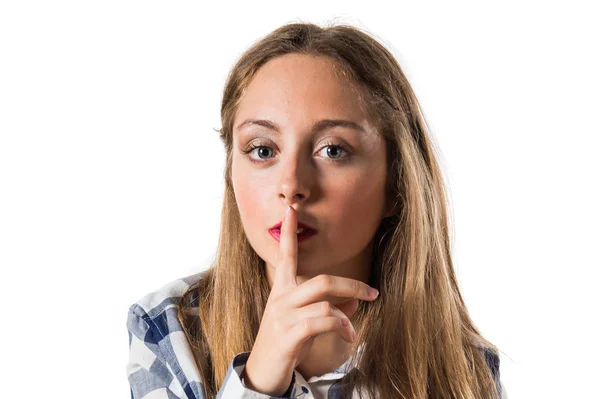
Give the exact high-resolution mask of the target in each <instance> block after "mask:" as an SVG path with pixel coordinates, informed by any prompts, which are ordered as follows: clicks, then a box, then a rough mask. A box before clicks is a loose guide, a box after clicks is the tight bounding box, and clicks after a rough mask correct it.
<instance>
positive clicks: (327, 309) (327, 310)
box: [320, 301, 333, 316]
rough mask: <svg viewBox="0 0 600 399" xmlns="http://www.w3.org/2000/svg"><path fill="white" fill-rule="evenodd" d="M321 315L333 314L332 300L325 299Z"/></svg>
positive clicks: (322, 303)
mask: <svg viewBox="0 0 600 399" xmlns="http://www.w3.org/2000/svg"><path fill="white" fill-rule="evenodd" d="M320 307H321V315H323V316H327V315H330V314H333V305H332V304H331V302H328V301H323V302H321V306H320Z"/></svg>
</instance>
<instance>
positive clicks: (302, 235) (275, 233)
mask: <svg viewBox="0 0 600 399" xmlns="http://www.w3.org/2000/svg"><path fill="white" fill-rule="evenodd" d="M269 233H270V234H271V236H273V238H274V239H275V240H277V242H279V237H280V236H281V230H280V229H269ZM315 234H317V232H316V231H314V230H305V231H303V232H302V233H300V234H296V236H297V237H298V242H299V243H300V242H302V241H304V240H308V239H309V238H310V237H312V236H314V235H315Z"/></svg>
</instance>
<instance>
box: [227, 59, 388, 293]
mask: <svg viewBox="0 0 600 399" xmlns="http://www.w3.org/2000/svg"><path fill="white" fill-rule="evenodd" d="M333 71H334V70H333V64H332V61H331V60H330V59H329V58H325V57H319V58H316V57H310V56H305V55H299V54H289V55H285V56H281V57H278V58H276V59H273V60H271V61H269V62H268V63H266V64H265V65H263V66H262V67H261V68H260V70H259V71H258V72H257V74H256V75H255V76H254V78H253V80H252V81H251V83H250V85H249V87H248V88H247V91H246V93H245V95H244V98H243V99H242V102H241V104H240V107H239V109H238V111H237V114H236V116H235V120H234V125H233V126H234V131H233V142H234V145H233V157H232V181H233V189H234V192H235V198H236V201H237V204H238V208H239V212H240V216H241V220H242V224H243V227H244V231H245V233H246V236H247V238H248V240H249V242H250V245H251V246H252V248H254V250H255V251H256V253H257V254H258V255H259V256H260V257H261V258H262V259H263V260H264V261H265V263H266V273H267V277H268V279H269V286H272V284H273V277H274V275H275V267H276V262H277V258H278V251H279V241H277V240H276V239H275V238H274V237H273V236H272V235H271V234H270V233H269V229H270V228H271V227H272V226H273V225H275V224H276V223H278V222H281V221H282V220H283V216H284V212H285V209H286V207H287V205H292V206H293V207H294V209H296V211H297V212H298V215H297V216H298V221H299V222H302V223H305V224H307V225H309V226H311V227H313V228H315V229H316V230H318V233H317V234H316V235H314V236H312V237H311V238H309V239H308V240H305V241H302V242H300V243H298V264H297V268H298V271H297V274H298V278H297V280H298V283H302V282H304V281H306V280H308V279H310V278H312V277H314V276H316V275H319V274H331V275H336V276H343V277H350V278H355V279H359V280H361V281H364V282H367V281H368V278H369V273H370V266H371V263H370V262H371V251H372V248H373V245H372V239H373V236H374V234H375V232H376V231H377V228H378V227H379V224H380V222H381V219H382V218H384V217H386V216H389V215H390V214H389V213H386V209H385V206H386V201H385V180H386V150H385V142H384V140H383V138H382V137H381V136H380V135H379V134H378V132H377V131H375V129H374V127H373V126H372V125H371V124H370V123H369V121H367V116H366V114H365V112H364V111H363V110H362V109H361V107H360V104H359V102H358V98H357V94H356V93H355V92H354V91H353V90H352V87H351V85H350V83H347V82H346V81H345V80H344V79H343V78H340V77H337V76H336V75H335V74H334V73H333ZM248 119H254V120H264V121H269V123H270V124H271V125H273V126H276V127H277V128H276V129H272V128H269V127H266V126H265V123H254V124H252V123H247V124H245V125H244V126H242V127H240V125H241V124H242V123H243V122H244V121H246V120H248ZM324 119H327V120H344V121H350V122H352V123H354V124H356V125H357V127H358V128H357V129H354V128H352V127H349V126H333V127H331V126H330V127H326V128H324V129H318V130H314V126H318V124H319V122H320V121H322V120H324ZM251 146H260V148H255V149H253V150H251V151H250V152H249V153H247V154H244V151H246V150H249V147H251ZM253 161H254V162H253Z"/></svg>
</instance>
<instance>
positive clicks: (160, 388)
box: [126, 308, 205, 399]
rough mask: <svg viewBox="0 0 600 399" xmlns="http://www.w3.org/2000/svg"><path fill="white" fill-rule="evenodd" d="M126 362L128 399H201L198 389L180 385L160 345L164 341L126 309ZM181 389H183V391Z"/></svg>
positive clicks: (202, 396)
mask: <svg viewBox="0 0 600 399" xmlns="http://www.w3.org/2000/svg"><path fill="white" fill-rule="evenodd" d="M127 328H128V334H129V360H128V362H127V366H126V371H127V379H128V381H129V386H130V394H131V399H205V395H204V393H203V392H200V390H203V387H202V386H198V385H197V384H196V385H193V384H189V383H187V382H186V381H181V379H182V378H184V376H182V373H177V372H175V371H174V370H173V367H174V366H173V364H172V363H171V362H172V361H173V360H172V359H170V358H168V357H167V356H165V354H164V353H163V350H161V348H160V343H161V341H162V340H163V338H165V337H164V336H163V335H162V334H160V332H158V331H156V328H155V326H153V325H151V323H150V324H149V322H148V321H147V319H146V317H144V315H141V314H139V311H135V310H132V309H131V308H130V310H129V315H128V319H127ZM184 387H185V388H184Z"/></svg>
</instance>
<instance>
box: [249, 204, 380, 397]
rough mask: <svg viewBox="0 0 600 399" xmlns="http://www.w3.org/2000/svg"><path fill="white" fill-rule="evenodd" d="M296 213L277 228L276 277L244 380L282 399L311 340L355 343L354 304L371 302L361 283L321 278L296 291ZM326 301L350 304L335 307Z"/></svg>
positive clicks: (293, 212) (260, 390)
mask: <svg viewBox="0 0 600 399" xmlns="http://www.w3.org/2000/svg"><path fill="white" fill-rule="evenodd" d="M296 230H297V216H296V211H295V210H294V209H293V208H291V207H288V210H287V212H286V215H285V216H284V219H283V222H282V225H281V234H280V243H279V257H278V259H277V267H276V270H275V277H274V281H273V286H272V287H271V292H270V294H269V299H268V301H267V305H266V307H265V312H264V314H263V318H262V320H261V324H260V328H259V330H258V335H257V337H256V340H255V342H254V346H253V348H252V351H251V352H250V356H249V357H248V360H247V362H246V367H245V369H244V373H243V375H242V377H244V381H245V382H246V386H247V387H249V388H251V389H253V390H255V391H257V392H261V393H264V394H266V395H271V396H281V395H282V394H283V393H284V392H285V391H286V390H287V389H288V387H289V386H290V383H291V382H292V375H293V372H294V369H295V368H296V366H297V365H298V364H300V363H301V362H302V360H303V359H304V358H305V357H306V355H307V354H308V351H309V349H310V348H311V346H312V344H313V342H314V339H315V337H317V336H318V335H320V334H323V333H328V332H332V331H336V332H338V333H339V334H340V335H341V336H342V337H343V338H344V339H345V340H346V341H348V342H354V339H355V331H354V327H353V326H352V323H351V322H350V319H349V318H348V317H349V316H351V314H352V313H354V312H355V311H356V309H357V306H358V300H359V299H361V300H365V301H373V300H375V299H376V298H377V296H376V295H375V296H372V295H369V292H368V289H369V288H370V287H369V286H368V285H367V284H365V283H363V282H362V281H359V280H354V279H350V278H345V277H339V276H332V275H326V274H321V275H318V276H316V277H313V278H311V279H310V280H307V281H305V282H304V283H302V284H300V285H298V284H297V281H296V276H297V275H296V273H297V258H298V238H297V234H296ZM328 296H332V297H341V298H350V300H346V301H344V302H343V303H341V304H338V305H337V306H334V305H332V304H331V303H330V302H328V301H326V300H325V298H327V297H328Z"/></svg>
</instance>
